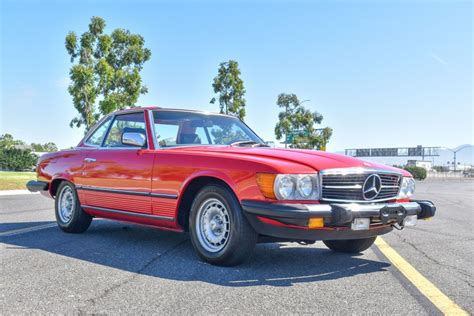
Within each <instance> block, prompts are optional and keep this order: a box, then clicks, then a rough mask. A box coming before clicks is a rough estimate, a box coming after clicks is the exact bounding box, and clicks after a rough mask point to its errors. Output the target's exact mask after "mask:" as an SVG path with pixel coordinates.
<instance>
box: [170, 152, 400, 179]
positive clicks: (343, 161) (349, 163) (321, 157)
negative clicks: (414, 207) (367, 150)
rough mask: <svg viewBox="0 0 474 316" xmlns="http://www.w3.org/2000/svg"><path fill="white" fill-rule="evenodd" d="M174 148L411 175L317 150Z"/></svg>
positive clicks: (312, 166) (381, 165)
mask: <svg viewBox="0 0 474 316" xmlns="http://www.w3.org/2000/svg"><path fill="white" fill-rule="evenodd" d="M173 149H174V150H179V151H188V152H200V153H203V154H205V153H213V154H221V155H223V156H233V157H236V156H253V157H259V158H270V159H272V160H283V161H287V162H292V163H299V164H302V165H305V166H308V167H311V168H313V169H314V170H316V171H320V170H325V169H333V168H368V169H382V170H387V171H394V172H398V173H402V174H404V175H409V173H408V172H406V171H405V170H402V169H398V168H394V167H390V166H386V165H383V164H379V163H374V162H368V161H364V160H361V159H356V158H353V157H349V156H344V155H340V154H333V153H328V152H324V151H317V150H304V149H285V148H267V147H229V146H193V147H175V148H173Z"/></svg>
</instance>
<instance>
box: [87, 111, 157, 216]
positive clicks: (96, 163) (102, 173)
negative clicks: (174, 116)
mask: <svg viewBox="0 0 474 316" xmlns="http://www.w3.org/2000/svg"><path fill="white" fill-rule="evenodd" d="M130 131H132V132H134V133H141V134H143V135H144V136H145V139H146V140H148V139H149V138H148V135H147V128H146V123H145V113H144V111H138V112H132V113H125V114H118V115H115V116H114V118H113V120H112V122H111V124H110V127H109V128H108V131H107V133H106V135H105V137H104V139H103V141H102V144H101V146H100V147H94V148H92V149H91V150H90V151H89V152H88V154H87V157H86V158H84V169H83V181H82V182H83V185H82V187H81V189H82V190H83V191H84V192H86V193H85V200H86V203H87V206H88V207H91V208H100V210H101V211H108V212H113V211H122V212H123V211H125V212H136V213H146V214H148V213H151V197H150V193H151V174H152V168H153V160H154V153H153V152H152V151H149V150H147V148H148V144H145V146H144V147H143V148H141V147H136V146H131V145H125V144H123V143H122V135H123V133H124V132H130Z"/></svg>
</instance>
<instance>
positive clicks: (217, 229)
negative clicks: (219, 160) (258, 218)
mask: <svg viewBox="0 0 474 316" xmlns="http://www.w3.org/2000/svg"><path fill="white" fill-rule="evenodd" d="M189 231H190V235H191V242H192V244H193V247H194V249H195V250H196V252H197V254H198V255H199V257H201V258H202V259H203V260H205V261H207V262H209V263H211V264H215V265H222V266H233V265H237V264H240V263H242V262H243V261H244V260H245V259H247V257H248V256H249V255H250V254H251V252H252V250H253V248H254V247H255V244H256V242H257V233H256V232H255V231H254V230H253V228H252V227H251V226H250V224H249V223H248V222H247V219H246V218H245V217H244V215H243V213H242V210H241V207H240V203H239V201H238V200H237V198H236V197H235V196H234V194H233V193H232V192H231V191H230V190H229V189H227V188H225V187H223V186H220V185H209V186H206V187H204V188H203V189H202V190H201V191H199V193H198V194H197V195H196V197H195V198H194V201H193V204H192V206H191V213H190V220H189Z"/></svg>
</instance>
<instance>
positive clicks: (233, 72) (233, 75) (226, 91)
mask: <svg viewBox="0 0 474 316" xmlns="http://www.w3.org/2000/svg"><path fill="white" fill-rule="evenodd" d="M212 87H213V88H214V93H216V94H219V106H220V112H221V113H225V114H234V115H236V116H238V117H239V118H240V119H241V120H243V119H244V117H245V99H244V95H245V89H244V81H243V80H242V79H241V78H240V70H239V63H238V62H236V61H235V60H229V61H227V62H223V63H221V64H220V65H219V70H218V72H217V76H216V77H215V78H214V82H213V84H212ZM215 102H216V98H215V97H214V98H212V99H211V102H210V103H212V104H214V103H215Z"/></svg>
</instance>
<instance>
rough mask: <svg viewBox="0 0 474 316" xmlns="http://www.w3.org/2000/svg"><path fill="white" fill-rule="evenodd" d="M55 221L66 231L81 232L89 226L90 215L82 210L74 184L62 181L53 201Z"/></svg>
mask: <svg viewBox="0 0 474 316" xmlns="http://www.w3.org/2000/svg"><path fill="white" fill-rule="evenodd" d="M54 206H55V214H56V222H57V223H58V226H59V228H61V229H62V230H63V231H65V232H66V233H82V232H85V231H86V230H87V228H89V226H90V224H91V221H92V216H90V215H89V214H87V213H86V212H84V210H83V209H82V208H81V203H80V202H79V198H78V196H77V192H76V189H75V188H74V184H72V183H70V182H67V181H64V182H62V183H61V184H60V185H59V187H58V191H57V194H56V199H55V202H54Z"/></svg>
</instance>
